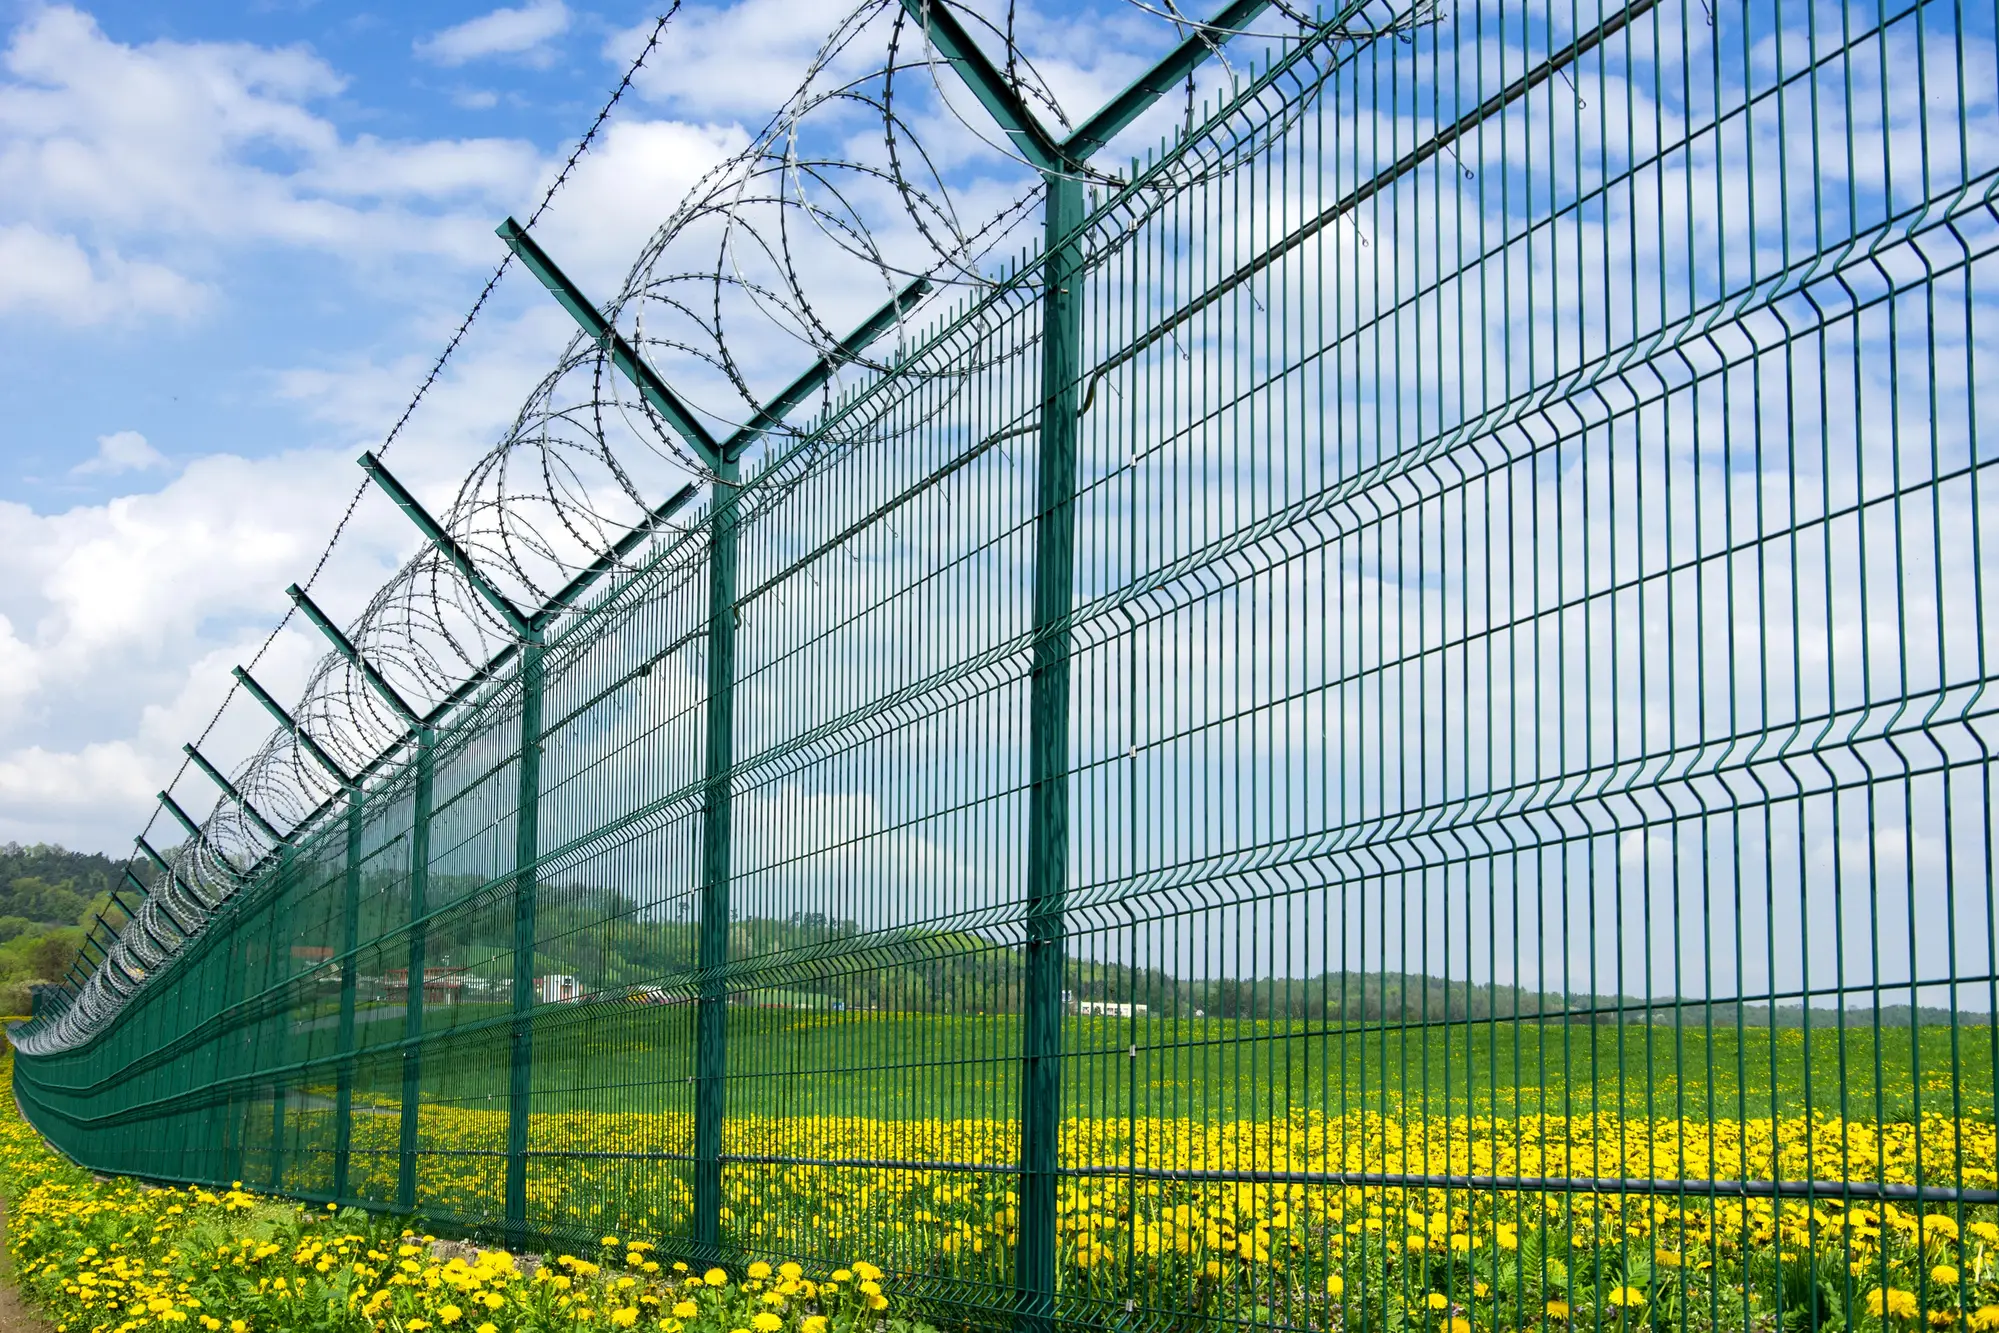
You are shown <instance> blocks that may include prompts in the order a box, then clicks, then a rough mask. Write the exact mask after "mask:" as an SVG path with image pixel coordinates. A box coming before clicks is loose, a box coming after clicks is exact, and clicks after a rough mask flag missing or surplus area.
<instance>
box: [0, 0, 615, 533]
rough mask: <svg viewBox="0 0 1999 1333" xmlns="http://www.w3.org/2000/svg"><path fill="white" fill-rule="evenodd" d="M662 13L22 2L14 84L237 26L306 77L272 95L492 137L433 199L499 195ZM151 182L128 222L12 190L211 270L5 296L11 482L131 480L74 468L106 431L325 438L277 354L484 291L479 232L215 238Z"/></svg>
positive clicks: (208, 438)
mask: <svg viewBox="0 0 1999 1333" xmlns="http://www.w3.org/2000/svg"><path fill="white" fill-rule="evenodd" d="M482 15H487V21H486V22H485V23H484V24H483V26H482V25H481V24H480V23H479V22H478V20H479V19H480V18H481V17H482ZM646 16H647V15H646V10H645V8H644V7H643V6H629V7H626V9H625V10H624V11H619V10H611V9H607V10H605V11H602V12H590V13H585V12H581V11H568V10H566V9H565V8H564V7H563V6H562V5H561V4H554V5H539V6H528V7H525V8H521V9H516V10H511V11H506V12H505V13H504V14H503V15H502V19H503V20H504V21H502V22H499V23H494V22H492V21H491V19H490V16H489V15H488V12H487V11H485V10H483V9H482V8H481V7H479V6H468V5H411V6H394V7H375V8H348V7H345V6H334V5H323V4H270V5H256V4H252V5H202V6H185V7H179V6H176V7H171V8H162V7H159V6H150V5H135V4H106V5H100V6H96V7H93V8H91V9H89V10H77V11H64V10H60V9H49V8H43V7H39V6H36V7H29V6H11V7H10V11H9V12H8V14H7V18H8V27H9V29H10V30H11V36H12V38H13V42H12V44H11V45H12V54H13V56H14V57H15V59H14V60H12V61H10V65H11V66H12V68H11V69H10V70H9V74H10V76H11V77H10V79H9V83H10V84H11V85H12V87H11V88H10V90H9V91H10V92H14V93H18V92H19V91H20V90H21V88H22V86H23V85H24V84H25V85H27V86H28V87H30V88H32V87H34V86H35V85H37V84H39V85H40V90H41V91H48V90H49V89H50V86H51V82H52V81H55V80H62V79H66V78H70V77H75V78H86V77H89V71H90V70H91V67H92V64H91V62H92V61H93V58H95V59H96V60H100V61H101V60H107V59H115V57H116V52H115V48H117V47H125V48H137V52H135V54H137V55H139V56H140V58H141V59H143V58H144V55H145V54H146V53H148V52H150V53H151V54H152V55H153V56H154V57H155V58H156V60H159V61H171V60H172V59H173V58H174V57H175V56H181V57H183V58H188V57H193V56H194V55H195V53H196V52H198V51H199V50H200V49H201V48H203V47H208V48H210V49H213V48H214V47H216V46H218V45H220V44H228V45H229V46H232V47H235V48H237V49H236V52H235V54H236V55H237V57H238V58H237V59H235V60H233V61H229V60H227V59H226V57H225V63H227V64H233V65H234V66H235V69H236V72H238V74H239V76H240V77H244V78H245V80H246V82H249V81H252V80H254V79H255V78H256V77H257V74H258V73H266V74H267V77H271V78H273V79H275V78H278V77H285V78H288V80H289V84H288V86H282V87H277V88H273V87H272V86H271V84H270V83H266V84H265V85H264V88H263V91H264V95H265V96H266V97H269V98H270V100H272V101H274V102H276V103H277V104H278V105H279V106H282V107H285V108H287V109H291V110H295V111H296V112H297V113H299V114H300V115H302V116H304V117H307V118H310V119H311V120H312V121H316V122H317V127H318V128H323V129H325V130H327V131H330V132H332V133H334V134H337V135H338V136H339V137H340V138H341V139H343V140H345V141H347V142H348V143H349V144H350V145H351V144H354V143H356V142H357V141H366V140H370V139H372V140H379V141H382V142H384V143H386V144H389V145H402V146H405V147H410V146H414V145H420V144H433V145H435V144H467V143H479V142H482V141H483V142H489V143H491V146H492V149H493V151H492V152H491V153H490V154H489V158H490V160H489V161H488V162H487V163H486V164H485V170H484V171H483V172H481V173H479V175H480V176H481V177H483V179H479V178H476V177H475V178H474V182H471V183H468V186H467V188H466V189H464V190H461V191H459V192H458V195H457V199H456V200H453V199H451V198H450V197H449V196H446V197H445V199H443V200H439V201H437V202H460V201H463V202H473V201H474V200H478V201H482V202H483V201H484V199H490V200H491V201H492V202H493V203H498V202H499V201H500V198H502V197H504V195H505V194H506V193H507V191H508V188H509V187H510V186H514V187H518V186H521V185H526V184H528V183H529V178H527V177H525V176H519V177H517V178H516V179H513V180H509V179H508V167H509V166H513V167H514V168H516V169H518V168H519V167H522V166H530V165H531V164H532V163H533V161H534V159H533V157H532V156H531V153H539V154H542V155H547V154H552V153H554V152H556V151H557V150H558V149H559V148H561V147H562V146H563V145H564V142H565V140H567V139H570V138H573V136H574V135H575V134H576V133H577V132H578V131H579V130H580V127H582V126H583V125H585V124H587V123H588V120H589V117H590V115H591V114H592V113H593V111H594V109H595V107H596V105H597V104H598V103H599V102H601V101H602V99H603V97H604V95H605V92H606V90H607V88H608V87H609V86H610V85H611V83H612V82H613V80H614V78H615V75H614V73H613V68H614V67H613V64H612V60H611V58H610V55H611V53H609V52H607V49H606V48H607V46H609V45H613V44H615V43H616V40H617V38H618V35H619V34H620V33H621V32H622V31H623V30H624V29H626V28H629V27H631V26H632V25H634V24H637V23H639V22H641V21H642V20H643V19H645V18H646ZM92 28H94V30H95V31H94V32H91V31H90V30H91V29H92ZM37 38H39V39H40V40H39V43H38V44H39V45H41V46H43V47H44V48H45V49H47V48H57V49H53V50H48V51H47V54H44V55H41V56H40V58H39V60H37V66H38V67H31V68H24V66H25V65H27V63H28V61H29V60H31V59H36V57H35V56H34V55H32V54H31V53H30V52H29V51H26V50H24V47H25V46H27V45H28V44H29V43H31V42H35V41H36V39H37ZM62 46H66V47H68V48H69V49H68V50H61V49H59V48H60V47H62ZM105 48H113V49H110V50H107V49H105ZM273 56H275V57H276V58H278V59H285V58H286V57H290V59H291V62H292V63H293V65H294V66H295V67H294V68H293V69H291V70H289V71H284V72H283V73H282V74H278V73H276V72H268V71H258V70H255V69H254V68H251V67H250V65H251V62H252V61H254V60H255V59H257V58H258V57H263V58H265V59H269V58H271V57H273ZM56 86H58V87H59V86H60V83H57V84H56ZM251 86H252V87H255V86H256V85H255V83H254V82H252V83H251ZM72 123H73V124H74V122H72ZM189 128H190V129H197V128H199V127H198V126H192V125H191V126H189ZM299 128H300V129H301V131H304V130H306V129H307V128H308V127H299ZM302 157H303V154H301V153H300V152H299V151H298V150H297V146H296V144H295V143H294V144H293V145H290V146H287V145H285V144H283V143H275V142H264V143H255V142H249V143H244V144H241V145H240V151H239V152H238V153H236V154H235V160H236V162H237V163H239V164H241V165H242V166H244V167H247V168H250V169H252V170H257V169H261V170H263V171H266V172H272V173H285V172H287V170H288V169H294V170H295V169H296V168H297V167H298V166H300V165H301V159H302ZM45 188H46V187H45ZM50 192H51V193H53V191H50ZM514 192H515V193H517V194H522V195H525V193H526V191H525V190H521V189H518V188H516V189H515V191H514ZM301 193H302V194H303V195H304V197H306V198H310V197H311V192H310V191H309V190H307V191H302V192H301ZM481 196H484V199H482V198H481ZM38 203H40V204H43V205H44V207H39V208H38V207H37V204H38ZM134 203H135V207H136V210H137V213H138V216H135V217H132V218H130V219H127V220H122V221H125V222H126V224H127V226H126V227H118V228H117V229H116V231H114V223H113V222H112V220H111V219H109V218H106V217H103V216H101V215H100V216H96V217H93V216H90V212H91V211H94V210H85V209H80V208H76V207H74V206H71V207H64V206H63V204H62V203H61V202H60V201H59V200H50V199H45V200H31V199H17V200H16V205H15V207H13V208H9V209H7V211H8V212H18V213H23V214H28V215H30V216H32V215H33V214H35V213H38V212H40V213H43V215H44V217H47V218H50V220H51V221H54V222H56V223H68V224H70V226H72V227H73V228H75V230H74V231H73V232H72V233H71V234H73V235H77V236H78V238H79V239H80V240H83V241H84V243H85V245H86V248H89V247H91V246H92V244H93V243H95V245H98V246H106V245H110V246H115V247H116V249H117V251H118V253H119V254H120V256H121V257H123V258H127V259H128V261H130V262H144V261H145V260H147V259H153V258H155V257H159V258H165V260H166V262H167V264H168V265H169V266H171V267H172V268H174V269H175V271H176V272H178V273H180V274H181V275H182V276H183V277H184V278H185V279H186V280H187V281H188V282H190V283H192V284H194V285H195V287H196V288H197V289H198V290H197V291H193V292H187V291H179V292H171V293H161V294H159V295H157V296H156V297H155V298H153V299H152V300H151V301H150V303H149V302H148V300H147V298H145V297H139V298H137V300H136V301H135V300H134V298H132V297H131V296H130V295H127V296H126V297H125V300H124V302H122V303H123V304H128V305H130V304H137V305H139V306H140V307H141V308H140V309H139V310H137V311H129V312H128V313H127V315H126V317H123V318H121V317H119V316H117V315H115V314H111V315H105V316H100V317H94V316H93V314H92V312H91V306H92V301H91V299H90V298H89V297H87V296H84V295H83V294H81V293H77V292H74V291H71V292H70V293H68V295H69V297H70V298H71V300H72V301H74V302H76V304H75V305H73V306H72V307H71V308H70V309H68V310H64V309H63V308H62V305H63V301H62V297H61V296H60V295H58V294H55V293H51V294H49V296H48V297H47V298H46V299H44V300H40V301H35V302H32V303H30V302H27V301H25V300H22V299H20V298H18V297H17V298H16V299H15V300H13V301H10V302H7V303H6V304H7V306H8V307H9V308H7V309H6V315H7V318H5V319H4V322H0V338H4V340H5V342H4V348H5V352H4V354H5V357H6V360H7V364H8V366H9V368H10V369H9V371H8V373H7V374H6V376H5V377H4V378H0V416H4V419H5V421H6V423H7V424H6V427H5V429H6V434H7V440H6V452H7V455H8V457H9V461H10V462H11V463H12V466H10V467H8V468H6V469H5V470H4V472H0V498H4V499H7V500H12V501H17V502H20V503H23V504H26V505H29V506H30V507H32V508H34V509H35V510H36V511H38V512H42V513H50V512H55V511H58V510H62V509H66V508H69V507H71V506H73V505H75V504H77V503H80V502H89V501H93V500H103V499H106V498H109V497H111V496H114V495H117V494H120V493H123V492H124V491H125V490H127V489H129V486H130V471H129V470H128V471H125V472H114V471H111V470H108V469H102V470H93V471H89V472H85V473H77V472H75V471H74V470H73V469H75V468H76V466H77V465H78V464H79V463H83V462H85V461H86V460H88V459H90V458H91V457H92V456H94V455H95V454H96V453H97V450H98V445H97V441H98V438H99V437H101V436H107V435H112V434H114V433H116V432H120V431H138V432H139V433H141V434H143V435H144V436H145V438H146V441H147V443H148V445H150V447H151V449H153V450H155V451H157V453H158V454H159V455H160V456H162V457H163V458H164V459H165V460H167V463H168V464H171V463H174V462H184V461H186V460H188V459H191V458H194V457H197V456H200V455H202V454H206V453H212V452H215V451H216V450H217V448H218V446H220V447H224V448H227V449H229V450H231V451H234V452H239V453H245V454H249V455H258V454H263V453H268V452H270V451H273V450H276V449H281V448H284V447H287V446H296V445H299V444H306V443H310V442H312V434H311V432H310V431H306V432H302V431H301V430H300V423H299V422H298V421H297V420H296V415H297V414H296V411H295V409H294V408H292V406H291V405H290V404H289V403H288V402H287V401H286V399H285V398H283V397H282V396H274V394H273V392H272V390H273V386H274V380H273V377H274V376H278V375H282V373H283V372H285V371H287V370H295V369H299V368H302V367H313V366H319V367H331V366H338V365H341V364H343V363H348V362H350V361H351V359H352V358H353V357H354V356H355V355H356V354H357V353H365V352H367V351H388V350H404V349H406V348H407V347H409V346H413V345H414V343H415V342H416V341H419V340H420V331H419V330H418V329H413V328H412V327H411V324H412V320H413V319H414V320H416V321H419V322H420V321H421V320H422V319H423V317H424V315H425V314H427V313H428V314H435V313H438V312H437V310H435V309H433V308H434V307H444V308H449V307H454V306H457V305H461V304H463V303H465V302H467V301H469V299H470V295H471V293H472V292H473V291H476V287H477V282H478V274H477V269H476V264H475V262H474V261H476V260H477V259H479V258H480V256H477V255H476V254H472V253H461V254H454V255H452V256H451V257H450V260H449V262H444V263H434V262H433V263H421V262H419V263H415V264H398V263H396V262H395V261H394V260H392V259H388V258H387V257H375V258H373V259H371V258H370V257H368V256H366V255H355V254H350V255H346V256H341V257H339V258H338V259H336V260H335V261H334V262H332V263H327V262H311V261H310V260H309V259H308V255H307V254H306V253H301V251H302V250H307V251H309V250H311V249H317V248H318V247H303V246H299V245H295V244H290V245H288V244H284V243H282V242H279V243H263V244H253V245H252V246H251V247H250V248H248V249H237V248H236V247H234V246H230V247H226V248H223V249H220V250H212V249H210V248H209V247H207V246H205V245H202V244H200V239H201V238H189V237H187V236H186V235H185V232H184V230H183V229H181V228H176V227H175V226H174V225H173V221H172V219H171V218H170V217H169V218H162V219H160V221H162V222H164V223H165V224H166V225H165V227H164V228H163V232H164V234H162V235H159V236H156V237H151V238H146V237H144V236H143V233H144V232H145V231H147V230H148V229H149V228H148V219H147V218H146V216H145V214H146V213H148V212H152V211H155V210H157V211H158V212H162V213H171V211H172V210H171V209H170V208H166V207H162V206H161V205H158V204H155V205H154V206H153V208H151V209H149V208H148V207H147V205H146V202H145V201H143V200H137V201H134ZM489 211H490V210H489ZM215 225H216V229H217V230H222V229H224V226H225V224H223V223H221V221H220V220H216V224H215ZM128 228H129V230H128ZM118 231H125V232H126V235H118V234H117V232H118ZM176 231H182V235H180V236H176V235H175V234H174V233H175V232H176ZM128 236H129V237H130V239H128V238H127V237H128ZM190 242H192V243H190ZM497 246H498V243H497V241H496V242H494V246H493V257H497V254H498V248H497ZM100 255H101V252H100ZM101 262H102V261H101V258H100V263H101ZM369 270H374V271H372V272H370V271H369ZM176 297H180V298H181V300H176ZM103 299H106V300H110V301H113V302H114V303H120V302H118V298H117V297H114V296H109V295H107V296H106V297H105V298H103ZM183 302H185V304H183ZM190 306H191V307H192V308H191V309H190V308H188V307H190ZM133 316H139V317H133ZM144 316H154V317H155V318H145V317H144ZM159 316H165V317H166V318H165V323H164V326H162V324H161V322H159V319H158V318H157V317H159ZM412 334H419V337H418V338H416V339H413V338H412ZM274 354H275V355H274ZM144 456H145V455H144V454H143V453H141V454H137V455H135V457H144Z"/></svg>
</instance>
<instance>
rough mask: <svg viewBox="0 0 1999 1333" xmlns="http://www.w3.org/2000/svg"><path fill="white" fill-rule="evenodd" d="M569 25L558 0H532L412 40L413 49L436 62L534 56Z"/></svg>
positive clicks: (566, 8)
mask: <svg viewBox="0 0 1999 1333" xmlns="http://www.w3.org/2000/svg"><path fill="white" fill-rule="evenodd" d="M568 27H569V10H568V7H567V6H565V5H564V4H563V3H562V0H534V3H532V4H527V5H523V6H521V7H520V8H519V9H496V10H494V11H493V12H492V13H490V14H482V15H480V16H479V17H478V18H476V19H469V20H467V21H466V22H464V23H460V24H458V25H457V26H456V27H451V28H446V29H444V31H442V32H438V33H433V34H431V35H430V36H429V37H426V38H424V39H423V40H422V41H420V42H418V43H417V44H416V53H417V54H418V55H419V56H422V57H423V58H424V59H425V60H432V61H435V62H437V63H438V64H440V65H463V64H465V63H466V62H467V61H472V60H480V59H483V58H485V57H487V56H521V55H525V56H534V55H536V54H539V53H540V50H541V47H542V44H543V43H545V42H547V41H548V40H549V38H551V37H557V36H560V35H561V34H562V33H563V32H565V31H566V30H567V29H568Z"/></svg>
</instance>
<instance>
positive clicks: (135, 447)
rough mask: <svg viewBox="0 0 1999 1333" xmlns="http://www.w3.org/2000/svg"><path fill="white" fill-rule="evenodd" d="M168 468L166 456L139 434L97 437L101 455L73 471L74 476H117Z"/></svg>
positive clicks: (130, 433)
mask: <svg viewBox="0 0 1999 1333" xmlns="http://www.w3.org/2000/svg"><path fill="white" fill-rule="evenodd" d="M166 465H167V459H166V455H165V454H162V453H161V452H160V451H159V450H157V449H155V448H153V446H152V445H151V444H148V443H147V442H146V437H145V436H143V435H141V434H139V432H138V431H135V430H121V431H113V432H112V433H111V434H109V435H100V436H98V437H97V454H96V456H95V457H94V458H90V459H88V460H86V461H84V462H82V463H78V464H77V465H76V466H75V467H73V468H71V469H70V471H71V472H76V473H82V474H85V475H88V474H90V473H93V472H99V473H103V474H105V475H106V476H113V477H115V476H117V475H118V474H120V473H122V472H145V471H148V470H150V469H152V468H156V467H165V466H166Z"/></svg>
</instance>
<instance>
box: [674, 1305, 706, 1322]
mask: <svg viewBox="0 0 1999 1333" xmlns="http://www.w3.org/2000/svg"><path fill="white" fill-rule="evenodd" d="M700 1313H701V1307H700V1306H698V1305H696V1304H695V1303H694V1302H693V1301H675V1302H674V1303H673V1317H674V1318H675V1319H692V1318H693V1317H694V1316H695V1315H698V1314H700Z"/></svg>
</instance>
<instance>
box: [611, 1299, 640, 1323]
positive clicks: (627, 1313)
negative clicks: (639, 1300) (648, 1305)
mask: <svg viewBox="0 0 1999 1333" xmlns="http://www.w3.org/2000/svg"><path fill="white" fill-rule="evenodd" d="M611 1322H612V1323H613V1324H616V1325H617V1326H618V1327H619V1328H630V1327H631V1326H632V1325H633V1324H636V1323H638V1322H639V1307H638V1306H636V1305H627V1306H623V1307H622V1308H620V1309H616V1310H613V1311H611Z"/></svg>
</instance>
